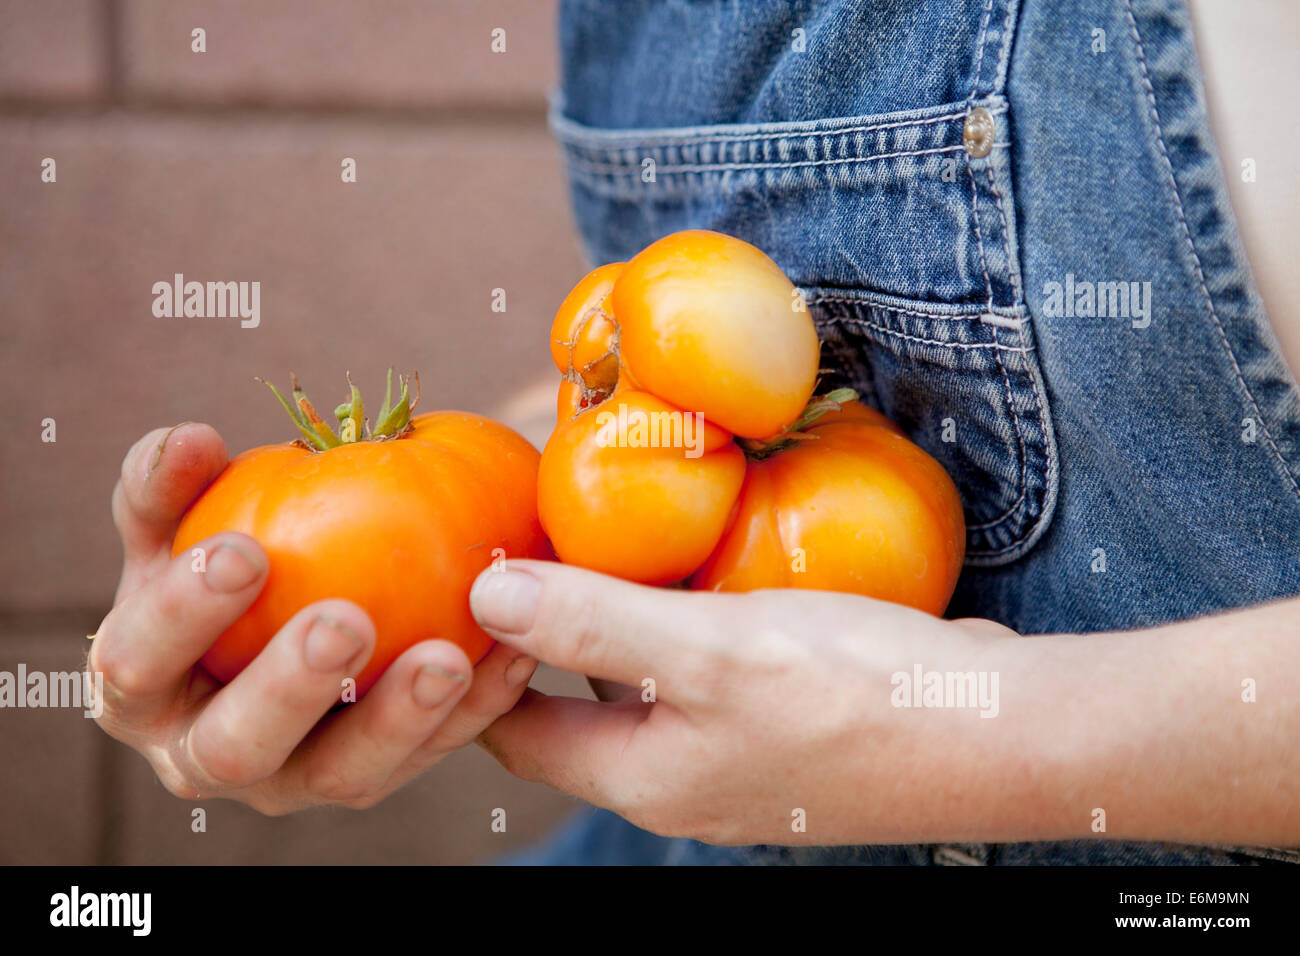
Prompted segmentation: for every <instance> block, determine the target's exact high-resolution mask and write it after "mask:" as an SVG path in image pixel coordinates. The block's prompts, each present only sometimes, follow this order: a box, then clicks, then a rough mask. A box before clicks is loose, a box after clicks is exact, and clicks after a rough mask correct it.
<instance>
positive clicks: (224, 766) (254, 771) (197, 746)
mask: <svg viewBox="0 0 1300 956" xmlns="http://www.w3.org/2000/svg"><path fill="white" fill-rule="evenodd" d="M212 736H213V735H205V736H204V737H203V740H202V742H197V741H195V740H194V739H193V737H191V738H190V741H189V744H188V747H189V759H190V763H191V764H192V765H193V766H194V767H195V768H196V769H197V770H198V771H199V772H200V773H201V774H202V776H203V777H204V778H206V779H207V780H210V781H212V783H213V784H214V785H215V786H216V787H217V788H220V789H222V790H237V789H240V788H241V787H248V786H251V785H253V784H254V783H257V782H258V781H259V780H263V779H265V778H266V777H267V776H268V773H267V772H266V771H264V770H262V769H261V768H260V767H258V766H257V765H256V764H255V763H253V762H252V761H250V760H248V759H247V758H246V757H245V756H244V754H243V753H242V750H241V748H240V746H239V744H238V742H237V741H235V740H230V739H228V738H227V737H226V735H224V734H220V733H218V734H216V735H215V737H216V739H210V738H211V737H212Z"/></svg>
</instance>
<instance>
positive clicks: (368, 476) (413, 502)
mask: <svg viewBox="0 0 1300 956" xmlns="http://www.w3.org/2000/svg"><path fill="white" fill-rule="evenodd" d="M278 394H279V393H277V395H278ZM353 396H354V401H353V403H352V407H349V406H348V405H345V406H341V408H340V412H343V411H344V410H345V409H346V410H347V418H346V420H353V421H354V428H355V427H356V426H355V422H356V421H358V420H360V418H361V416H360V414H357V415H355V416H353V414H352V411H353V408H355V409H356V411H357V412H358V413H359V412H360V397H359V396H358V395H356V392H355V389H354V391H353ZM295 399H296V400H297V402H298V406H299V407H298V409H296V410H295V409H294V408H291V407H290V406H289V405H288V404H287V403H286V408H289V410H290V413H291V414H295V411H297V413H298V414H295V424H297V425H298V426H299V429H300V431H303V434H304V436H306V437H308V438H312V436H313V435H314V436H315V438H316V439H318V441H316V442H313V445H312V447H308V445H307V444H305V443H303V442H298V443H294V444H284V445H271V446H265V447H261V448H254V449H252V450H251V451H246V452H244V453H243V454H241V455H238V456H237V457H235V458H234V459H233V460H232V461H231V462H230V463H229V465H228V466H227V467H226V469H225V470H224V471H223V472H222V473H221V475H219V476H218V477H217V479H216V481H214V482H213V483H212V485H211V486H209V488H208V489H207V490H206V491H205V492H204V494H203V495H202V496H201V497H200V498H199V499H198V500H197V501H196V502H195V503H194V504H193V505H192V506H191V507H190V509H189V511H188V512H187V513H186V515H185V516H184V518H183V520H182V521H181V525H180V529H179V531H178V533H177V535H176V538H175V541H174V543H173V545H172V553H173V554H181V553H184V552H187V551H189V549H190V548H192V547H193V546H194V545H195V543H197V542H198V541H200V540H202V539H204V538H206V537H208V536H209V535H213V534H216V533H218V532H221V531H240V532H243V533H245V534H248V535H251V536H252V537H253V538H255V539H256V540H257V541H258V542H259V543H260V544H261V545H262V547H263V548H265V549H266V553H267V555H268V557H269V559H270V569H269V572H268V575H267V579H266V585H265V587H264V588H263V590H262V592H261V594H260V595H259V596H258V598H257V600H256V601H255V602H254V603H253V605H252V606H251V607H250V608H249V609H248V611H247V612H246V613H245V614H244V615H243V616H242V617H241V618H239V620H237V621H236V622H235V623H234V624H233V625H231V626H230V627H229V628H228V629H227V630H226V631H225V633H223V634H222V635H221V637H220V638H218V640H217V642H216V643H215V644H213V645H212V647H211V648H210V649H209V650H208V652H207V653H206V654H205V655H204V657H203V666H204V667H205V668H206V669H207V670H208V671H209V672H210V673H211V674H212V675H213V676H214V677H216V678H217V679H218V680H221V681H223V682H224V681H229V680H230V679H231V678H233V677H234V676H235V675H236V674H238V673H239V672H240V671H241V670H242V669H243V668H244V667H245V666H246V665H247V664H248V663H249V662H250V661H251V660H252V659H253V658H254V657H255V656H256V655H257V654H258V652H259V651H261V650H262V648H263V647H265V646H266V644H267V642H268V641H269V640H270V638H271V637H272V636H273V635H274V634H275V633H276V631H278V630H279V628H280V627H282V626H283V625H284V624H285V623H286V622H287V621H288V620H289V618H291V617H292V616H293V615H294V614H296V613H297V612H298V611H299V610H301V609H302V608H303V607H304V606H305V605H307V604H310V603H312V602H314V601H319V600H322V599H324V598H346V599H347V600H349V601H353V602H355V603H356V604H358V605H360V606H361V607H362V608H363V609H364V610H365V611H366V612H367V613H368V614H369V615H370V617H371V619H372V620H373V621H374V624H375V630H376V632H377V643H376V646H375V651H374V654H373V655H372V656H371V658H370V660H369V662H368V663H367V664H366V666H365V667H364V668H363V669H362V670H361V672H360V673H359V674H357V675H354V676H355V677H356V681H357V688H356V689H357V696H358V699H359V698H360V696H361V695H362V694H364V693H365V692H366V690H368V689H369V688H370V687H371V685H373V684H374V682H375V680H377V679H378V677H379V675H380V674H382V673H383V671H384V670H385V669H386V668H387V667H388V666H389V665H390V664H391V663H392V662H393V661H394V660H395V659H396V658H397V657H398V656H399V655H400V654H401V653H402V651H404V650H406V648H408V647H410V646H411V645H413V644H416V643H418V642H420V641H423V640H428V639H431V638H443V639H446V640H450V641H453V642H454V643H456V644H458V645H459V646H460V647H461V648H462V649H463V650H464V651H465V653H466V654H467V655H468V656H469V658H470V660H471V661H473V662H475V663H477V662H478V661H479V660H480V659H481V658H482V657H483V655H484V654H486V653H487V651H488V650H489V649H490V648H491V646H492V638H491V637H489V636H488V635H487V634H486V633H485V632H484V631H483V630H482V629H480V628H479V627H478V625H477V624H476V623H475V622H474V619H473V617H472V616H471V614H470V609H469V589H470V586H471V584H472V583H473V581H474V578H475V577H476V576H477V575H478V573H479V572H480V571H482V570H483V569H484V568H486V567H488V566H489V564H491V563H492V561H493V560H494V557H495V558H500V557H536V558H547V557H550V556H551V552H550V549H549V547H548V546H547V543H546V540H545V537H544V535H543V533H542V529H541V526H540V523H539V521H538V517H537V486H536V478H537V467H538V454H537V451H536V450H535V449H534V448H533V447H532V446H531V445H529V444H528V442H527V441H525V440H524V439H523V438H522V437H520V436H519V435H517V434H516V433H514V432H513V431H511V430H510V429H508V428H506V427H505V426H504V425H500V424H497V423H496V422H493V421H491V420H489V419H487V418H483V417H481V416H478V415H472V414H468V413H465V412H451V411H446V412H432V413H429V414H425V415H419V416H417V417H414V418H410V419H409V421H406V420H403V414H402V413H401V406H403V405H407V403H406V402H400V403H399V409H395V410H394V411H395V412H398V414H397V415H396V417H395V418H393V417H392V416H386V415H385V414H384V412H385V411H386V409H387V404H388V403H387V402H386V403H385V410H381V416H380V418H381V420H382V419H385V418H386V417H387V418H389V429H388V430H389V431H390V432H391V434H389V435H382V434H381V435H379V436H377V438H378V440H366V439H364V438H356V435H355V434H354V436H353V437H354V438H356V440H352V441H346V442H343V441H340V440H338V439H337V437H336V436H333V433H332V431H330V435H331V439H332V444H330V440H326V441H324V442H322V441H319V439H321V438H322V436H323V434H324V432H323V431H321V427H320V426H317V425H315V424H314V423H313V422H312V421H311V420H310V419H311V418H313V417H314V418H316V419H318V418H319V416H315V412H314V409H311V413H310V415H308V414H304V412H303V408H304V406H303V403H304V402H306V399H305V396H301V393H300V392H298V391H297V389H295ZM281 400H282V401H283V399H281ZM409 407H410V406H409V405H407V407H406V410H405V414H406V415H409ZM305 408H307V409H310V403H307V404H306V406H305ZM340 418H341V420H342V419H344V415H342V414H341V415H340ZM346 420H345V428H344V431H349V429H347V428H346ZM322 424H323V423H322ZM304 425H306V427H307V430H305V431H304V430H303V427H304ZM325 429H326V430H328V426H325ZM359 431H360V429H357V433H358V434H359ZM309 433H310V434H309ZM372 437H376V436H373V435H372ZM318 444H326V445H327V446H328V447H325V448H320V447H316V445H318Z"/></svg>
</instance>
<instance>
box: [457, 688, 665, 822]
mask: <svg viewBox="0 0 1300 956" xmlns="http://www.w3.org/2000/svg"><path fill="white" fill-rule="evenodd" d="M650 712H651V708H648V707H645V706H643V705H641V704H640V702H637V703H636V704H635V705H629V704H627V703H621V704H602V703H600V702H598V701H594V700H581V699H579V698H576V697H548V696H546V695H545V694H540V693H538V692H537V691H534V690H529V691H527V692H526V693H525V694H524V695H523V697H521V698H520V700H519V703H518V704H516V705H515V707H514V709H513V710H511V711H510V712H509V713H507V714H504V715H503V716H501V717H500V718H498V719H497V720H496V721H495V722H494V723H493V724H492V726H491V727H489V728H488V729H487V730H485V731H484V732H483V734H482V735H481V736H480V737H479V743H480V744H481V745H482V746H483V749H484V750H486V751H487V752H488V753H490V754H491V755H492V756H493V757H495V758H496V759H497V760H498V761H499V762H500V764H501V766H503V767H505V768H506V770H508V771H510V772H511V773H512V774H514V775H515V776H517V777H522V778H523V779H524V780H530V781H533V782H534V783H544V784H547V785H548V786H551V787H554V788H555V789H557V790H562V791H564V792H565V793H568V794H571V795H572V796H575V797H578V798H579V799H582V800H585V801H587V802H588V803H591V804H594V805H596V806H598V807H605V808H607V809H612V810H617V809H619V808H620V807H622V806H624V805H625V803H626V799H625V795H627V794H629V793H630V792H631V791H634V790H635V789H636V784H637V781H638V780H639V779H640V778H641V773H642V771H641V769H640V768H639V767H637V766H636V765H635V764H633V763H632V762H631V760H630V758H629V757H628V745H629V743H630V742H631V739H632V735H633V734H635V733H636V732H637V730H638V729H640V728H641V727H642V725H643V724H645V722H646V719H647V716H648V715H649V713H650Z"/></svg>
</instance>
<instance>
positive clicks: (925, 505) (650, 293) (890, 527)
mask: <svg viewBox="0 0 1300 956" xmlns="http://www.w3.org/2000/svg"><path fill="white" fill-rule="evenodd" d="M551 339H552V342H551V348H552V358H553V359H554V360H555V364H556V367H557V368H558V369H559V370H560V371H561V372H563V373H565V381H564V382H562V383H561V386H560V392H559V395H558V396H557V402H556V404H557V411H558V416H559V422H558V424H557V426H556V429H555V432H554V433H553V434H552V435H551V438H550V441H548V442H547V445H546V448H545V449H544V450H543V452H542V460H541V466H540V470H539V473H538V485H537V491H538V514H539V517H540V519H541V522H542V525H543V527H544V528H545V529H546V532H547V534H548V535H549V536H550V539H551V543H552V545H553V546H554V548H555V550H556V553H557V554H558V555H559V557H560V558H561V560H563V561H566V562H568V563H570V564H578V565H581V566H583V567H587V568H592V569H593V570H597V571H602V572H605V573H607V574H613V575H617V576H619V577H623V578H627V579H629V580H633V581H639V582H642V583H647V584H667V583H672V582H676V581H680V580H686V579H688V580H689V584H690V586H691V587H693V588H697V589H707V590H718V591H749V590H754V589H758V588H776V587H797V588H808V589H815V590H832V591H845V592H850V593H856V594H864V595H867V596H870V597H876V598H881V599H884V600H889V601H896V602H898V603H902V604H908V605H911V606H913V607H917V608H920V609H922V610H925V611H928V612H930V613H932V614H939V613H941V612H942V611H943V609H944V608H945V607H946V605H947V603H948V600H949V599H950V598H951V596H952V592H953V589H954V587H955V586H956V581H957V576H958V574H959V572H960V570H961V564H962V559H963V557H964V552H965V524H964V519H963V515H962V507H961V501H960V498H959V496H958V494H957V489H956V487H955V486H954V485H953V483H952V480H951V479H950V478H949V477H948V475H947V473H946V472H944V470H943V468H942V467H941V466H940V465H939V464H938V462H936V461H935V460H934V459H933V458H931V457H930V456H929V455H928V454H926V453H925V452H924V451H923V450H922V449H921V448H919V447H918V446H916V445H914V444H913V443H912V442H910V441H908V439H907V438H906V437H904V436H903V434H902V432H901V431H900V430H899V429H898V428H897V427H896V426H895V425H893V424H892V423H891V422H890V421H889V420H888V419H887V418H885V417H884V416H883V415H881V414H880V413H879V412H877V411H875V410H873V409H870V408H868V407H866V406H864V405H862V404H861V403H859V402H857V401H852V400H851V399H853V398H855V396H854V394H853V393H852V391H850V390H847V389H846V390H840V391H837V392H833V393H831V396H830V397H829V398H828V397H825V396H824V397H823V398H821V399H813V400H811V401H810V399H811V398H812V393H813V390H814V387H815V384H816V375H817V366H818V350H819V344H818V341H817V333H816V329H815V327H814V325H813V323H812V320H811V317H810V316H809V315H808V313H807V311H806V310H805V309H804V308H803V307H802V300H800V299H799V296H798V291H797V290H796V289H795V288H794V286H793V285H791V284H790V282H789V280H788V279H786V277H785V276H784V275H783V274H782V273H781V270H780V269H779V268H778V267H777V266H776V264H775V263H773V262H772V261H771V260H770V259H769V258H768V257H767V256H765V255H763V253H762V252H760V251H759V250H758V249H756V248H754V247H753V246H751V245H749V244H748V243H745V242H742V241H741V240H739V239H734V238H732V237H729V236H723V235H720V234H718V233H713V232H703V231H689V232H681V233H676V234H674V235H671V236H667V237H665V238H664V239H661V240H659V241H658V242H656V243H654V244H653V245H651V246H649V247H647V248H646V249H645V250H643V251H642V252H640V253H639V254H637V255H636V256H634V257H633V258H632V259H630V260H629V261H628V262H627V263H613V264H611V265H608V266H602V267H601V268H600V269H597V270H595V271H594V272H592V273H591V274H589V275H588V276H587V277H586V278H584V279H583V280H582V281H581V282H580V283H579V284H578V286H577V287H576V288H575V289H574V291H573V292H572V293H570V295H569V296H568V297H567V298H566V299H565V302H564V304H563V305H562V306H561V308H560V311H559V313H558V314H557V315H556V319H555V323H554V326H553V328H552V335H551ZM597 368H599V369H600V374H599V376H593V375H592V372H593V371H594V370H596V369H597ZM656 422H657V423H658V427H653V426H654V425H655V423H656ZM688 423H690V425H692V426H693V428H694V430H693V431H688V430H687V427H688ZM674 428H676V429H677V430H676V431H674ZM665 435H667V436H668V437H667V439H666V440H665V438H664V436H665ZM687 436H694V438H696V439H698V440H696V441H694V442H693V443H692V442H688V440H687ZM688 445H689V447H688Z"/></svg>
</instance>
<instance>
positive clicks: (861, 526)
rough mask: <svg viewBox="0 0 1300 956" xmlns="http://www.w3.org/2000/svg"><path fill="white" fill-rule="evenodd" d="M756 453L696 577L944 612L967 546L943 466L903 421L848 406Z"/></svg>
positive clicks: (730, 585) (694, 581)
mask: <svg viewBox="0 0 1300 956" xmlns="http://www.w3.org/2000/svg"><path fill="white" fill-rule="evenodd" d="M803 431H804V432H805V433H806V434H808V435H810V436H813V437H810V438H806V439H802V440H797V441H793V442H791V444H790V445H789V446H788V447H787V448H785V449H784V450H781V451H778V452H776V453H775V454H773V455H771V456H770V457H767V458H762V459H760V460H756V461H751V462H750V463H749V468H748V470H747V471H746V474H745V484H744V487H743V488H742V489H741V492H740V497H739V500H738V502H737V506H736V512H735V519H734V521H733V522H732V523H731V525H730V527H729V528H728V529H727V531H726V533H725V534H724V535H723V536H722V538H721V540H720V541H719V543H718V546H717V549H716V550H715V551H714V553H713V554H712V556H711V557H710V558H709V560H708V561H707V562H705V564H704V565H703V566H702V567H701V568H700V569H699V570H698V571H696V572H695V574H694V576H693V577H692V578H691V587H692V588H696V589H700V590H708V591H752V590H755V589H757V588H773V587H789V588H807V589H811V590H817V591H845V592H848V593H851V594H863V595H866V596H867V597H873V598H879V599H881V600H885V601H893V602H895V603H897V604H906V605H909V606H911V607H915V608H919V609H920V610H923V611H928V612H930V613H931V614H941V613H942V612H943V609H944V608H945V607H946V606H947V604H948V599H949V598H950V597H952V592H953V588H955V587H956V585H957V575H958V574H959V573H960V572H961V565H962V558H963V557H964V555H965V548H966V526H965V520H964V518H963V516H962V507H961V499H960V498H959V497H958V494H957V489H956V487H954V485H953V483H952V479H950V478H949V477H948V473H947V472H945V471H944V470H943V467H942V466H941V465H940V464H939V463H938V462H937V461H935V460H934V459H933V458H931V457H930V456H929V455H928V454H926V453H925V452H924V451H922V450H921V449H920V448H918V447H917V446H916V445H914V444H912V442H910V441H908V440H907V438H905V437H904V436H903V434H902V432H901V431H900V430H899V429H898V427H897V426H896V425H894V423H893V422H891V421H890V420H889V419H887V418H886V417H885V416H884V415H881V414H880V413H879V412H876V411H874V410H873V409H870V408H867V407H866V406H864V405H861V404H859V403H858V402H849V403H845V405H844V406H843V410H842V411H831V412H829V413H827V414H826V415H824V416H823V417H822V418H819V419H818V420H817V421H816V422H814V423H813V424H811V425H809V426H807V427H806V428H805V429H803Z"/></svg>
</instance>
